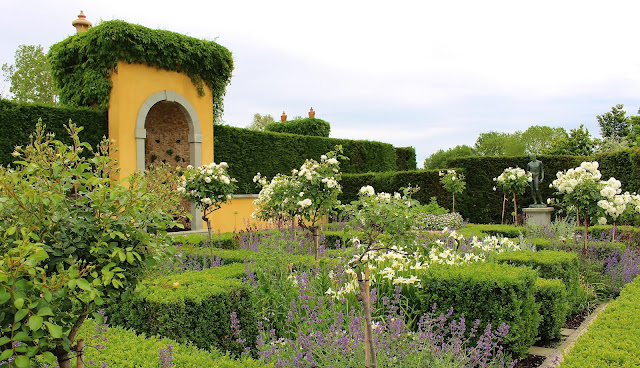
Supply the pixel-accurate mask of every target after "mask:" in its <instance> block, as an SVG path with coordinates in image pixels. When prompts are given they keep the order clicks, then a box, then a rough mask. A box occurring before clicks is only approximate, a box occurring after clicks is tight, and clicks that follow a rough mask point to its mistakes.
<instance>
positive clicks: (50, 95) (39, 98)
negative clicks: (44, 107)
mask: <svg viewBox="0 0 640 368" xmlns="http://www.w3.org/2000/svg"><path fill="white" fill-rule="evenodd" d="M2 74H3V75H4V77H5V80H6V81H7V82H10V83H11V88H10V89H9V92H11V93H12V94H13V100H15V101H17V102H38V103H43V104H54V103H55V102H56V91H55V88H54V86H53V79H52V78H51V70H50V68H49V62H48V60H47V57H46V56H45V54H44V52H43V51H42V46H40V45H37V46H36V45H20V46H18V49H17V50H16V54H15V64H14V65H8V64H3V65H2Z"/></svg>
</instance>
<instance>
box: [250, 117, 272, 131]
mask: <svg viewBox="0 0 640 368" xmlns="http://www.w3.org/2000/svg"><path fill="white" fill-rule="evenodd" d="M274 121H275V120H274V119H273V116H271V115H269V114H267V115H260V114H258V113H256V114H255V115H253V122H252V123H251V124H250V125H249V126H248V127H247V129H251V130H258V131H263V130H264V127H265V126H267V124H270V123H273V122H274Z"/></svg>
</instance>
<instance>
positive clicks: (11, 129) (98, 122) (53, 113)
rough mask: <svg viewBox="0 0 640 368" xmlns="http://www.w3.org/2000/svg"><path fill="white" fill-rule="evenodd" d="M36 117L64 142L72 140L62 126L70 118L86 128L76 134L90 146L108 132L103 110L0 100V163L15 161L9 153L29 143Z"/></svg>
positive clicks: (95, 144) (105, 113)
mask: <svg viewBox="0 0 640 368" xmlns="http://www.w3.org/2000/svg"><path fill="white" fill-rule="evenodd" d="M39 119H42V123H43V124H45V125H46V126H47V130H48V131H50V132H52V133H54V134H55V136H56V138H57V139H59V140H60V141H62V142H63V143H65V144H67V145H70V144H72V143H73V142H72V140H71V138H70V137H69V134H68V133H67V129H66V128H65V126H66V125H67V124H69V121H70V120H71V121H73V122H74V123H75V124H76V125H78V126H83V127H85V129H84V130H83V131H81V132H80V133H79V136H80V139H81V140H82V141H83V142H87V143H88V144H89V145H91V147H97V146H98V144H99V143H100V141H102V138H104V137H106V136H107V135H108V133H109V129H108V120H107V112H106V110H93V109H89V108H72V107H61V106H46V105H41V104H33V103H17V102H12V101H7V100H2V99H0V165H3V166H7V165H9V164H10V163H11V162H12V161H13V160H14V158H13V157H12V156H11V153H12V152H13V151H14V149H15V147H16V146H25V145H27V144H28V143H29V141H30V139H29V135H30V134H32V133H33V131H34V128H35V126H36V123H37V122H38V120H39Z"/></svg>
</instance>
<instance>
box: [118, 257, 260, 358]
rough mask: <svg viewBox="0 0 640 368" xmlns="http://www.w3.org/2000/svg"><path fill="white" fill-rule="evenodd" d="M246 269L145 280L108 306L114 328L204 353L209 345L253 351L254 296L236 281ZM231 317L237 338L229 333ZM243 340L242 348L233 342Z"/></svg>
mask: <svg viewBox="0 0 640 368" xmlns="http://www.w3.org/2000/svg"><path fill="white" fill-rule="evenodd" d="M244 272H245V266H244V265H243V264H240V263H235V264H231V265H227V266H221V267H216V268H210V269H206V270H203V271H189V272H184V273H180V274H173V275H167V276H161V277H157V278H154V279H152V280H151V279H146V280H144V281H143V283H142V285H141V286H139V287H138V288H137V289H136V291H135V293H134V294H133V296H131V297H130V298H129V299H128V300H127V299H126V298H125V299H124V300H123V301H122V302H120V303H118V304H114V305H111V306H109V308H108V312H107V313H108V315H109V316H110V318H111V321H112V322H113V323H114V324H117V325H120V326H123V327H127V328H132V329H134V330H135V331H136V332H138V333H145V334H148V335H160V336H162V337H167V338H170V339H173V340H176V341H178V342H191V343H193V344H194V345H195V346H197V347H199V348H202V349H207V348H209V347H210V346H214V347H216V348H218V349H220V350H222V351H230V352H231V353H232V354H233V355H236V356H237V355H240V354H241V353H242V352H243V351H244V348H245V346H255V342H256V337H257V333H258V328H257V320H256V311H255V309H254V306H253V305H254V303H253V298H254V295H253V291H252V290H251V289H250V288H249V287H247V286H246V285H244V284H243V283H242V282H241V281H240V279H239V278H240V277H242V275H244ZM232 312H236V314H237V318H238V320H239V324H240V330H241V332H240V336H234V333H233V331H232V329H231V313H232ZM237 338H242V339H246V345H244V346H243V345H241V344H239V343H238V342H236V339H237Z"/></svg>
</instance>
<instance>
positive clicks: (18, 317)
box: [13, 309, 29, 322]
mask: <svg viewBox="0 0 640 368" xmlns="http://www.w3.org/2000/svg"><path fill="white" fill-rule="evenodd" d="M27 314H29V311H28V310H27V309H18V311H17V312H16V314H15V315H14V316H13V322H19V321H21V320H22V319H23V318H24V317H25V316H26V315H27Z"/></svg>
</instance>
